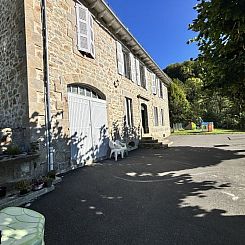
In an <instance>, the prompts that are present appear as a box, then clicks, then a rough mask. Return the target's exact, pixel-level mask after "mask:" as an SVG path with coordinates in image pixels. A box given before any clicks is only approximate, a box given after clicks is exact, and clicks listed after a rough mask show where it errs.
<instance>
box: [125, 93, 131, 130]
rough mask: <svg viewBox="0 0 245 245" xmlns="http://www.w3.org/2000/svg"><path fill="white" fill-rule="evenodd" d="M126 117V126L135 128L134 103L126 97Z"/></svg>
mask: <svg viewBox="0 0 245 245" xmlns="http://www.w3.org/2000/svg"><path fill="white" fill-rule="evenodd" d="M125 116H126V126H127V127H129V128H131V127H133V101H132V99H131V98H128V97H125Z"/></svg>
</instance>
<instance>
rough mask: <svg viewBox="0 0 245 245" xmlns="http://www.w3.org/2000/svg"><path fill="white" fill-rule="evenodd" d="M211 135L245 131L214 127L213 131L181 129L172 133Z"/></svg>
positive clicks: (244, 132) (242, 132)
mask: <svg viewBox="0 0 245 245" xmlns="http://www.w3.org/2000/svg"><path fill="white" fill-rule="evenodd" d="M193 134H194V135H195V134H197V135H204V134H206V135H209V134H245V131H239V130H233V129H219V128H217V129H214V130H213V131H212V132H206V131H202V130H200V129H194V130H180V131H175V132H173V133H171V135H193Z"/></svg>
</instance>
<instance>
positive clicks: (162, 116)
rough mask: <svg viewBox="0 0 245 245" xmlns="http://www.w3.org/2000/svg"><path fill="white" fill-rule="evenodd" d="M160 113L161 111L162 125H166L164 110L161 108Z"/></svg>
mask: <svg viewBox="0 0 245 245" xmlns="http://www.w3.org/2000/svg"><path fill="white" fill-rule="evenodd" d="M160 113H161V114H160V120H161V125H162V126H164V110H163V109H161V111H160Z"/></svg>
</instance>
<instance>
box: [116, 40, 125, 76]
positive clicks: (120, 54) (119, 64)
mask: <svg viewBox="0 0 245 245" xmlns="http://www.w3.org/2000/svg"><path fill="white" fill-rule="evenodd" d="M117 68H118V73H119V74H120V75H124V74H125V71H124V58H123V51H122V45H121V43H119V42H117Z"/></svg>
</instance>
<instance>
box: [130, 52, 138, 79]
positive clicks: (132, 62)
mask: <svg viewBox="0 0 245 245" xmlns="http://www.w3.org/2000/svg"><path fill="white" fill-rule="evenodd" d="M129 56H130V68H131V79H132V81H133V82H134V83H136V81H137V78H136V66H135V58H134V56H133V54H132V53H130V54H129Z"/></svg>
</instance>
